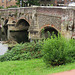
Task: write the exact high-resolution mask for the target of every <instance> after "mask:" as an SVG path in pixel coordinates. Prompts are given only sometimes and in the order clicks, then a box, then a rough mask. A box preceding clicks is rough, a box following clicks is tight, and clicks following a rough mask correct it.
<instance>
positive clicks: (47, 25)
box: [40, 24, 60, 33]
mask: <svg viewBox="0 0 75 75" xmlns="http://www.w3.org/2000/svg"><path fill="white" fill-rule="evenodd" d="M45 27H51V28H54V29H55V30H56V31H58V32H59V33H60V30H58V29H57V28H56V27H55V26H54V25H50V24H46V25H43V26H42V27H41V28H40V32H41V30H42V29H43V28H45Z"/></svg>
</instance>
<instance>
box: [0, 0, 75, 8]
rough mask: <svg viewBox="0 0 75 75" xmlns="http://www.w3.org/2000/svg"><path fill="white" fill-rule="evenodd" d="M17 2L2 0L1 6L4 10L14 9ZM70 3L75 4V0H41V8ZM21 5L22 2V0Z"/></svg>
mask: <svg viewBox="0 0 75 75" xmlns="http://www.w3.org/2000/svg"><path fill="white" fill-rule="evenodd" d="M26 1H28V0H23V3H25V2H26ZM16 2H17V0H0V6H1V7H3V8H7V7H12V6H15V5H16ZM70 2H75V0H39V5H40V6H51V5H52V6H53V5H54V6H58V5H64V4H67V3H70ZM20 3H21V0H20Z"/></svg>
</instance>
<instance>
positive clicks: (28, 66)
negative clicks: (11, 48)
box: [0, 59, 75, 75]
mask: <svg viewBox="0 0 75 75" xmlns="http://www.w3.org/2000/svg"><path fill="white" fill-rule="evenodd" d="M72 69H75V63H69V64H66V65H62V66H58V67H54V68H53V67H48V68H47V67H46V65H45V63H44V62H43V60H42V59H32V60H27V61H5V62H0V75H48V74H51V73H56V72H62V71H67V70H72Z"/></svg>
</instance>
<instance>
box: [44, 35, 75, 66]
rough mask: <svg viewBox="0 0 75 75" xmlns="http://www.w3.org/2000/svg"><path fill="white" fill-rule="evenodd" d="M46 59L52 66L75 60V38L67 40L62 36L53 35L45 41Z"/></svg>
mask: <svg viewBox="0 0 75 75" xmlns="http://www.w3.org/2000/svg"><path fill="white" fill-rule="evenodd" d="M43 52H44V54H43V55H44V61H45V63H46V64H47V65H48V66H50V65H53V66H57V65H62V64H66V63H70V62H74V61H75V40H73V39H71V40H67V39H65V38H63V37H62V36H59V35H58V37H56V36H55V38H54V37H51V39H50V38H48V39H46V40H45V41H44V45H43Z"/></svg>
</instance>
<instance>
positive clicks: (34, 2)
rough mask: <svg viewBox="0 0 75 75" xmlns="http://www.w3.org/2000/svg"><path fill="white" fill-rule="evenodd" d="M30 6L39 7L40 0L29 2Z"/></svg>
mask: <svg viewBox="0 0 75 75" xmlns="http://www.w3.org/2000/svg"><path fill="white" fill-rule="evenodd" d="M28 3H29V4H30V5H39V0H28Z"/></svg>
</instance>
